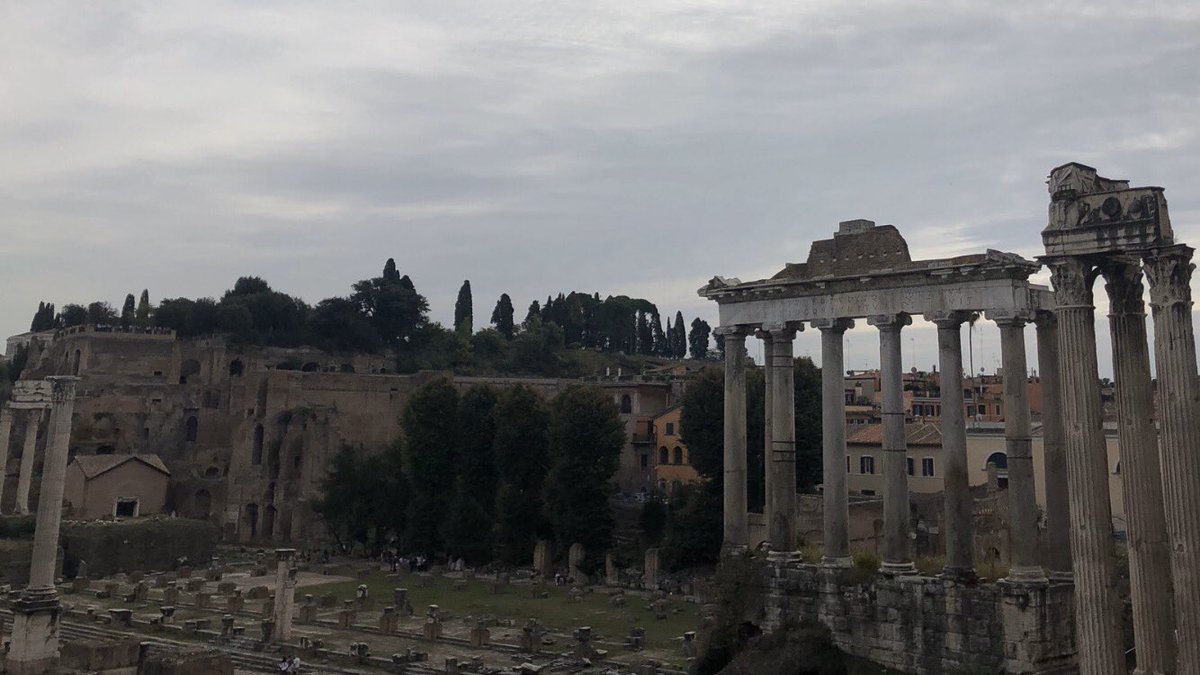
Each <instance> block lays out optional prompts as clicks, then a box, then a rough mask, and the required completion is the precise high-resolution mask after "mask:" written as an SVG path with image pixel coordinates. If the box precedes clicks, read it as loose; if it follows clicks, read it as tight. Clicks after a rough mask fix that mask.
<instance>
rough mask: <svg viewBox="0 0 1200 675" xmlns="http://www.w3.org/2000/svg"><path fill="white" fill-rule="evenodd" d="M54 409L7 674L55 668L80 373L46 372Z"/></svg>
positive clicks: (30, 674) (31, 673)
mask: <svg viewBox="0 0 1200 675" xmlns="http://www.w3.org/2000/svg"><path fill="white" fill-rule="evenodd" d="M46 379H47V380H49V381H50V382H51V385H52V394H51V401H52V407H51V414H50V425H49V431H48V433H47V434H46V459H45V463H44V465H43V468H42V486H41V495H40V497H39V498H38V513H37V522H36V524H35V529H34V534H33V559H32V562H31V563H30V565H29V585H28V586H27V587H26V588H25V590H24V591H23V592H22V593H21V596H20V597H19V598H18V599H17V600H16V601H14V602H13V630H12V640H11V646H10V648H9V652H8V657H7V660H6V662H5V667H6V671H5V672H7V673H8V674H9V675H34V674H38V675H41V674H42V673H52V672H57V670H56V666H57V660H58V620H59V614H60V611H59V604H58V592H57V591H56V590H55V588H54V573H55V570H56V567H57V565H56V562H57V558H58V529H59V525H60V522H61V519H62V500H63V487H64V483H65V480H66V473H67V451H68V448H69V446H70V443H71V414H72V412H73V409H74V399H75V383H76V382H78V381H79V378H77V377H48V378H46Z"/></svg>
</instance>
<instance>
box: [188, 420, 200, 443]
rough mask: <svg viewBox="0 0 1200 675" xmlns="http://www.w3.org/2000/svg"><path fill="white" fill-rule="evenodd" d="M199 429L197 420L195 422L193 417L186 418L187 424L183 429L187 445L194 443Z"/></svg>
mask: <svg viewBox="0 0 1200 675" xmlns="http://www.w3.org/2000/svg"><path fill="white" fill-rule="evenodd" d="M199 428H200V422H199V420H197V419H196V418H195V417H189V418H187V424H186V425H185V427H184V440H186V441H187V442H188V443H195V442H196V435H197V432H198V431H199Z"/></svg>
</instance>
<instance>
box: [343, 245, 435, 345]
mask: <svg viewBox="0 0 1200 675" xmlns="http://www.w3.org/2000/svg"><path fill="white" fill-rule="evenodd" d="M398 274H399V272H397V271H396V263H395V262H394V261H393V260H391V259H390V258H389V259H388V264H387V265H385V266H384V275H383V276H379V277H375V278H372V279H364V280H362V281H359V282H357V283H355V284H354V293H353V294H352V295H351V296H350V299H351V300H353V301H354V302H356V303H358V305H359V307H360V308H361V310H362V313H363V315H364V316H366V317H368V318H369V319H370V321H371V325H372V326H374V327H375V331H376V332H377V333H378V334H379V337H380V339H382V340H383V342H384V343H386V344H388V345H390V346H392V347H397V348H399V347H405V346H407V345H408V343H409V342H410V341H411V340H412V339H413V337H414V336H415V335H416V333H417V331H418V330H420V329H421V328H422V327H424V326H425V324H426V323H427V322H428V317H427V315H428V313H429V302H428V301H427V300H426V299H425V297H424V296H422V295H421V294H420V293H417V290H416V287H415V286H414V285H413V282H412V279H409V278H408V275H404V276H402V277H398V278H397V275H398Z"/></svg>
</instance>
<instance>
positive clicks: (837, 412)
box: [812, 319, 854, 567]
mask: <svg viewBox="0 0 1200 675" xmlns="http://www.w3.org/2000/svg"><path fill="white" fill-rule="evenodd" d="M812 325H813V327H814V328H818V329H820V331H821V453H822V462H821V463H822V468H823V482H824V494H823V495H822V496H823V498H824V506H825V508H824V529H825V554H824V556H823V557H822V558H821V564H822V565H826V566H829V567H849V566H850V564H851V560H850V500H849V493H848V492H847V488H846V383H845V380H844V379H843V373H845V372H846V361H845V357H844V347H845V340H844V338H845V335H846V330H847V329H849V328H853V327H854V321H853V320H852V319H822V320H818V321H813V322H812Z"/></svg>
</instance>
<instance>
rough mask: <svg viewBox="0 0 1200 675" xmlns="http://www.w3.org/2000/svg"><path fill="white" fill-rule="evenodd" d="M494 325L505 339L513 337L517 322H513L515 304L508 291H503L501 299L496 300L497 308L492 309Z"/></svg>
mask: <svg viewBox="0 0 1200 675" xmlns="http://www.w3.org/2000/svg"><path fill="white" fill-rule="evenodd" d="M492 325H493V326H495V327H496V330H498V331H500V334H501V335H503V336H504V339H505V340H511V339H513V332H514V330H515V324H514V323H513V304H512V298H510V297H508V293H501V294H500V299H499V300H497V301H496V308H495V309H493V310H492Z"/></svg>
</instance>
